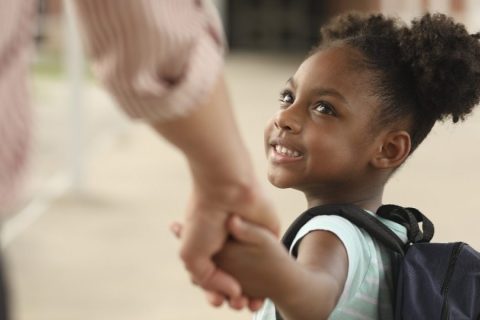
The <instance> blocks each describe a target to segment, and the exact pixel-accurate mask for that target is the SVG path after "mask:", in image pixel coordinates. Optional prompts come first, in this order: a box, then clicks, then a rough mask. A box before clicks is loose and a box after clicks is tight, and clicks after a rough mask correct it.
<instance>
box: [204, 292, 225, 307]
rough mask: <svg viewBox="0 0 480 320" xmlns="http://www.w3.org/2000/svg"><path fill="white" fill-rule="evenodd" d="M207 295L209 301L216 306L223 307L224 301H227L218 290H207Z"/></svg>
mask: <svg viewBox="0 0 480 320" xmlns="http://www.w3.org/2000/svg"><path fill="white" fill-rule="evenodd" d="M205 296H206V298H207V301H208V303H209V304H210V305H212V306H213V307H216V308H218V307H221V306H222V304H223V302H224V301H225V297H224V296H222V295H221V294H219V293H217V292H213V291H205Z"/></svg>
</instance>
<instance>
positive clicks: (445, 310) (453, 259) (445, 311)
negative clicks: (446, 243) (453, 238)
mask: <svg viewBox="0 0 480 320" xmlns="http://www.w3.org/2000/svg"><path fill="white" fill-rule="evenodd" d="M463 245H464V243H463V242H457V243H455V244H454V246H453V248H452V252H451V253H450V258H449V259H448V268H447V273H446V274H445V279H444V280H443V284H442V290H441V293H442V296H443V304H442V313H441V319H442V320H445V319H449V318H450V315H449V309H450V308H449V306H448V300H447V298H448V288H449V284H450V280H451V279H452V276H453V271H454V269H455V264H456V263H457V258H458V256H459V254H460V251H462V248H463Z"/></svg>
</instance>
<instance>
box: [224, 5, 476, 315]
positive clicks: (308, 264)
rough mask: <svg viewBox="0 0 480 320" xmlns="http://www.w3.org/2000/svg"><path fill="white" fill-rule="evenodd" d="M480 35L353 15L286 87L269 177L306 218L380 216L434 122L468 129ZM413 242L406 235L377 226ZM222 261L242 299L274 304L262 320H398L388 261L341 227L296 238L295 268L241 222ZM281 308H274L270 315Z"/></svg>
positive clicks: (325, 37) (313, 228)
mask: <svg viewBox="0 0 480 320" xmlns="http://www.w3.org/2000/svg"><path fill="white" fill-rule="evenodd" d="M479 39H480V35H479V34H475V35H470V34H469V33H468V32H467V31H466V30H465V28H464V26H463V25H460V24H456V23H454V22H453V21H452V20H451V19H450V18H448V17H446V16H445V15H441V14H435V15H430V14H427V15H425V16H423V17H422V18H421V19H419V20H414V21H413V22H412V25H411V27H407V26H405V25H403V24H400V23H399V22H398V21H397V20H395V19H391V18H386V17H384V16H383V15H380V14H375V15H368V16H362V15H359V14H346V15H343V16H340V17H338V18H337V19H335V20H334V21H332V22H331V23H330V24H328V25H326V26H324V27H323V28H322V30H321V41H320V45H319V46H318V48H316V49H315V50H314V51H313V53H311V54H310V56H309V57H308V58H307V59H306V60H305V61H304V62H303V63H302V64H301V66H300V67H299V69H298V70H297V72H296V73H295V75H293V76H292V77H291V78H290V79H288V81H287V83H286V87H285V89H284V90H283V91H282V93H281V95H280V110H279V111H278V112H277V114H276V115H275V116H274V117H273V119H272V120H271V121H270V123H269V124H268V126H267V128H266V131H265V148H266V153H267V158H268V164H269V169H268V178H269V180H270V182H271V183H272V184H273V185H275V186H277V187H279V188H294V189H297V190H300V191H302V192H303V193H304V194H305V197H306V199H307V204H308V207H309V208H311V207H313V206H318V205H323V204H332V203H351V204H355V205H357V206H359V207H361V208H364V209H365V210H366V211H367V212H370V213H371V214H372V215H373V214H374V212H375V211H376V210H377V208H378V207H379V206H381V204H382V194H383V190H384V187H385V184H386V183H387V181H388V180H389V178H390V177H391V176H392V174H393V173H394V172H395V170H396V169H398V168H399V167H400V166H401V165H402V164H403V163H404V161H405V160H406V159H407V158H408V157H409V156H410V155H411V154H412V152H413V151H414V150H415V149H416V148H417V147H418V145H419V144H420V143H421V142H422V141H423V139H424V138H425V137H426V136H427V134H428V133H429V132H430V130H431V129H432V127H433V125H434V123H435V122H436V121H437V120H444V119H445V118H447V117H449V116H450V117H451V118H452V119H453V122H458V121H459V120H463V119H464V117H465V116H466V115H467V114H469V113H470V112H471V111H472V108H473V107H474V106H475V105H476V104H477V103H478V102H479V97H480V43H479ZM378 219H379V220H381V221H382V222H384V223H385V224H386V225H387V226H388V227H390V228H391V229H392V230H393V231H394V232H395V233H396V234H397V235H399V236H400V237H401V238H403V239H404V240H405V239H406V235H405V229H404V228H403V227H402V226H401V225H399V224H396V223H394V222H390V221H385V220H383V219H381V218H378ZM229 228H230V231H231V232H232V235H233V237H234V238H235V239H236V240H237V241H230V242H229V243H228V244H227V246H226V247H225V248H224V250H223V251H222V253H221V254H220V255H219V256H218V257H217V262H218V263H219V265H220V267H221V268H223V269H224V270H226V271H227V272H229V273H230V274H232V275H233V276H235V277H236V278H237V279H238V280H239V281H240V283H241V285H242V288H243V290H244V293H245V294H246V295H247V296H250V297H259V298H262V297H268V298H269V299H270V300H267V302H266V303H265V304H264V306H263V308H262V309H261V310H260V311H259V312H257V313H256V315H255V319H262V320H264V319H275V307H276V308H277V310H278V311H279V313H280V314H281V315H282V317H283V319H294V320H299V319H301V320H307V319H326V318H330V319H392V318H393V310H392V305H391V301H392V297H393V283H392V276H391V272H390V270H389V265H390V256H389V253H388V250H387V249H386V248H384V247H383V246H382V245H380V244H379V243H377V242H376V241H374V240H372V238H371V237H370V236H369V234H368V233H367V232H365V231H364V230H361V229H359V228H357V227H356V226H354V225H353V224H351V223H350V222H349V221H348V220H345V219H343V218H341V217H338V216H318V217H316V218H313V219H312V220H310V221H309V222H307V223H306V224H305V225H304V226H303V227H302V229H301V230H300V231H299V232H298V234H297V235H296V239H295V241H294V242H293V244H292V248H293V247H295V248H296V249H297V257H296V259H293V258H292V257H291V256H289V255H288V254H287V252H286V251H285V250H284V248H283V247H282V245H281V244H280V243H278V241H277V240H276V239H275V238H274V236H272V235H271V234H270V233H269V232H268V231H265V230H263V229H261V228H259V227H257V226H255V225H252V224H249V223H247V222H245V221H243V220H241V219H240V218H238V217H234V218H232V219H231V220H230V221H229ZM274 306H275V307H274Z"/></svg>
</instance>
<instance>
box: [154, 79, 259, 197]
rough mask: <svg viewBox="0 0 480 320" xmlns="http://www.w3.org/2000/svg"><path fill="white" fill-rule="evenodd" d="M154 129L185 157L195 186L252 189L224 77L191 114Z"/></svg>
mask: <svg viewBox="0 0 480 320" xmlns="http://www.w3.org/2000/svg"><path fill="white" fill-rule="evenodd" d="M153 126H154V128H155V129H156V130H157V131H158V132H159V133H160V134H161V135H163V136H164V137H165V138H166V139H167V140H169V141H170V142H171V143H172V144H174V145H175V146H176V147H178V148H179V149H180V150H181V151H182V152H183V153H184V154H185V156H186V157H187V160H188V163H189V165H190V168H191V171H192V176H193V179H194V182H195V183H197V184H199V185H200V186H202V185H203V184H208V185H215V184H219V186H224V187H227V186H229V185H230V186H232V188H234V189H237V190H240V191H245V190H247V189H249V188H250V187H251V186H252V183H253V182H254V180H255V178H254V175H253V168H252V165H251V160H250V157H249V155H248V152H247V150H246V148H245V145H244V143H243V141H242V139H241V137H240V133H239V129H238V127H237V124H236V122H235V119H234V117H233V111H232V108H231V105H230V101H229V98H228V93H227V89H226V86H225V81H224V79H223V76H220V77H219V79H218V80H217V83H216V85H215V86H214V88H213V90H212V93H211V94H210V95H209V96H208V97H206V99H205V100H204V101H201V105H200V106H198V107H196V108H195V110H194V111H193V112H191V113H190V114H189V115H187V116H185V117H181V118H178V119H176V120H173V121H168V122H159V123H154V124H153ZM244 189H245V190H244Z"/></svg>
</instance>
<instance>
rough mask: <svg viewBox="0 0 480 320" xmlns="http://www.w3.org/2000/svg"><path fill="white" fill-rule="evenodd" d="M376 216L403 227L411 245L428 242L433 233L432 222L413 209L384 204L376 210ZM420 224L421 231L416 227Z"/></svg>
mask: <svg viewBox="0 0 480 320" xmlns="http://www.w3.org/2000/svg"><path fill="white" fill-rule="evenodd" d="M377 215H378V216H380V217H382V218H385V219H389V220H392V221H395V222H397V223H399V224H401V225H403V226H404V227H405V228H406V229H407V237H408V241H409V242H411V243H421V242H430V240H432V238H433V234H434V233H435V228H434V226H433V223H432V221H430V220H429V219H428V218H427V217H426V216H425V215H424V214H422V213H421V212H420V211H419V210H418V209H415V208H404V207H400V206H396V205H393V204H386V205H383V206H381V207H380V208H378V210H377ZM420 222H421V223H422V229H420V227H419V225H418V224H419V223H420Z"/></svg>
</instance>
